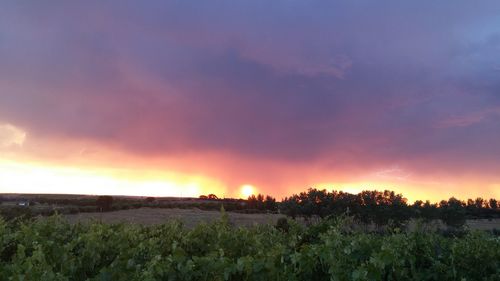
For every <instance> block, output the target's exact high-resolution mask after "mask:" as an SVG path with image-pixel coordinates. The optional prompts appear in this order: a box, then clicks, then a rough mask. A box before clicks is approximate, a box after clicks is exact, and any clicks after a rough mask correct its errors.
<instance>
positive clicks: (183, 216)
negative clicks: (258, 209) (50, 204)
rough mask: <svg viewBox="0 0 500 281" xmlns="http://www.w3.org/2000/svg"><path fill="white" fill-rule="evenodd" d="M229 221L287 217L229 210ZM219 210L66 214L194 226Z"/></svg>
mask: <svg viewBox="0 0 500 281" xmlns="http://www.w3.org/2000/svg"><path fill="white" fill-rule="evenodd" d="M227 214H228V217H229V221H230V222H231V223H232V224H234V225H236V226H251V225H254V224H275V223H276V221H277V220H278V219H279V218H281V217H285V216H284V215H279V214H241V213H233V212H227ZM220 216H221V213H220V212H218V211H203V210H200V209H176V208H174V209H160V208H140V209H132V210H120V211H114V212H104V213H79V214H72V215H66V216H65V217H66V218H67V219H68V220H69V221H70V222H71V223H75V222H78V221H80V222H85V221H90V220H93V219H94V220H98V221H102V222H106V223H119V222H131V223H140V224H146V225H151V224H160V223H165V222H168V221H169V220H180V221H182V222H183V223H184V225H185V226H186V227H188V228H190V227H194V226H196V225H198V224H200V223H202V222H206V223H208V222H213V221H214V220H217V219H218V218H220Z"/></svg>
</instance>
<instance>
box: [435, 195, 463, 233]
mask: <svg viewBox="0 0 500 281" xmlns="http://www.w3.org/2000/svg"><path fill="white" fill-rule="evenodd" d="M464 207H465V203H464V202H462V201H460V200H458V199H456V198H454V197H451V198H450V199H448V201H446V200H442V201H441V202H440V203H439V211H440V216H439V217H440V218H441V220H442V221H443V222H444V223H445V224H446V225H448V226H451V227H462V226H463V225H464V224H465V208H464Z"/></svg>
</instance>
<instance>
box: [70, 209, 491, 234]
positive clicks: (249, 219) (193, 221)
mask: <svg viewBox="0 0 500 281" xmlns="http://www.w3.org/2000/svg"><path fill="white" fill-rule="evenodd" d="M227 214H228V216H229V221H230V222H231V223H232V224H234V225H236V226H251V225H254V224H275V223H276V221H277V220H278V219H279V218H281V217H285V216H284V215H281V214H241V213H233V212H228V213H227ZM65 217H66V218H67V219H68V221H69V222H71V223H76V222H86V221H90V220H97V221H102V222H106V223H120V222H130V223H139V224H145V225H151V224H160V223H165V222H168V221H169V220H180V221H181V222H183V223H184V225H185V226H186V227H188V228H191V227H194V226H196V225H197V224H199V223H202V222H206V223H208V222H213V221H214V220H217V219H218V218H220V212H218V211H204V210H199V209H160V208H140V209H131V210H120V211H114V212H104V213H79V214H71V215H65ZM467 225H468V226H469V227H470V228H471V229H479V230H491V229H500V219H492V220H487V219H480V220H468V221H467ZM443 227H444V226H443Z"/></svg>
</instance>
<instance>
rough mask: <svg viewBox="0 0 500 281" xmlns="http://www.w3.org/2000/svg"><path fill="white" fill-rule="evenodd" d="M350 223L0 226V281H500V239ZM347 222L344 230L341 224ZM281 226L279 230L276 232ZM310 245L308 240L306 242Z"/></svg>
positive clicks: (50, 222)
mask: <svg viewBox="0 0 500 281" xmlns="http://www.w3.org/2000/svg"><path fill="white" fill-rule="evenodd" d="M348 220H349V218H348V217H347V218H340V219H339V218H330V219H327V220H325V221H324V223H322V224H320V225H318V226H317V227H316V228H304V227H300V226H299V225H297V224H296V223H294V222H293V221H287V227H288V231H282V229H277V228H275V227H273V226H258V227H251V228H235V227H231V226H230V225H228V223H227V221H226V220H225V219H224V211H222V219H221V220H219V221H217V222H214V223H211V224H201V225H198V226H197V227H195V228H194V229H190V230H189V229H185V228H184V227H183V226H182V225H181V224H180V223H179V222H170V223H167V224H163V225H156V226H148V227H145V226H139V225H132V224H117V225H107V224H101V223H97V222H93V223H87V224H76V225H70V224H68V223H66V222H65V221H64V220H63V219H61V218H60V217H58V216H54V217H51V218H48V219H39V220H32V221H9V222H6V221H4V220H2V219H0V280H76V281H78V280H499V278H500V239H499V238H498V237H497V238H495V237H494V236H492V235H490V234H487V233H484V232H467V233H466V234H465V235H464V236H463V237H460V238H457V237H453V238H449V237H445V236H442V235H440V234H438V233H432V232H424V231H422V232H418V231H417V232H410V233H405V232H399V231H393V232H390V233H387V234H385V235H380V234H369V233H363V232H356V231H354V230H352V229H350V228H349V227H348V226H346V223H349V222H348ZM346 221H347V222H346ZM282 224H284V223H282ZM307 237H309V238H307Z"/></svg>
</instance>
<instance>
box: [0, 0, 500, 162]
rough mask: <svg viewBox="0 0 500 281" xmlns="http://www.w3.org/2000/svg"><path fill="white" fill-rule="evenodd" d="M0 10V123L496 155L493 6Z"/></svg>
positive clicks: (145, 150)
mask: <svg viewBox="0 0 500 281" xmlns="http://www.w3.org/2000/svg"><path fill="white" fill-rule="evenodd" d="M3 6H4V7H3V8H2V9H1V10H0V60H1V64H0V120H1V121H4V122H9V123H12V124H16V125H19V126H22V127H23V128H26V130H27V131H28V132H30V133H31V136H34V137H36V136H37V135H40V136H41V135H43V136H52V135H53V136H58V137H64V138H69V139H93V140H97V141H100V142H104V143H107V144H110V145H114V146H118V147H120V148H121V149H124V150H127V151H132V152H134V153H142V154H159V155H171V154H177V153H184V152H187V151H189V152H207V151H210V152H229V153H230V154H232V155H234V157H242V158H245V157H255V158H262V159H275V160H283V161H291V162H293V161H313V160H318V161H325V162H330V163H351V164H352V163H354V164H355V165H379V164H380V165H385V164H387V163H399V162H409V161H413V163H416V164H414V165H421V166H422V167H423V166H426V167H427V166H431V167H433V166H438V165H448V166H449V167H450V168H452V169H455V168H461V167H473V166H474V167H476V166H481V165H479V164H477V163H486V164H489V165H490V166H492V167H496V168H498V165H500V164H499V163H498V162H496V159H498V158H497V157H498V156H500V154H499V153H500V144H499V143H500V142H496V141H495V140H498V139H500V122H499V120H500V116H499V114H498V108H499V107H500V96H499V93H500V88H499V87H500V71H499V69H500V40H499V38H500V19H499V18H498V14H499V12H500V5H499V4H497V2H494V1H490V2H487V1H484V2H481V5H478V4H477V3H471V2H468V1H463V2H457V1H448V2H446V1H445V2H439V3H437V2H434V1H418V2H414V3H403V2H401V1H376V2H375V1H368V2H347V1H345V2H337V3H331V2H328V3H327V2H313V3H306V2H302V1H272V2H269V1H228V2H223V1H217V2H203V3H196V2H194V1H169V2H165V1H158V2H154V1H150V2H147V3H145V2H141V3H139V2H135V1H107V2H102V1H86V2H81V3H80V4H73V3H68V2H58V1H54V2H44V3H41V2H40V3H38V2H37V3H33V4H31V3H20V2H11V3H9V4H3ZM431 156H432V157H433V158H432V159H431ZM465 160H467V161H465ZM419 161H421V162H422V163H423V162H425V164H420V162H419ZM458 163H461V164H458ZM476 168H477V167H476ZM477 169H479V168H477Z"/></svg>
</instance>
